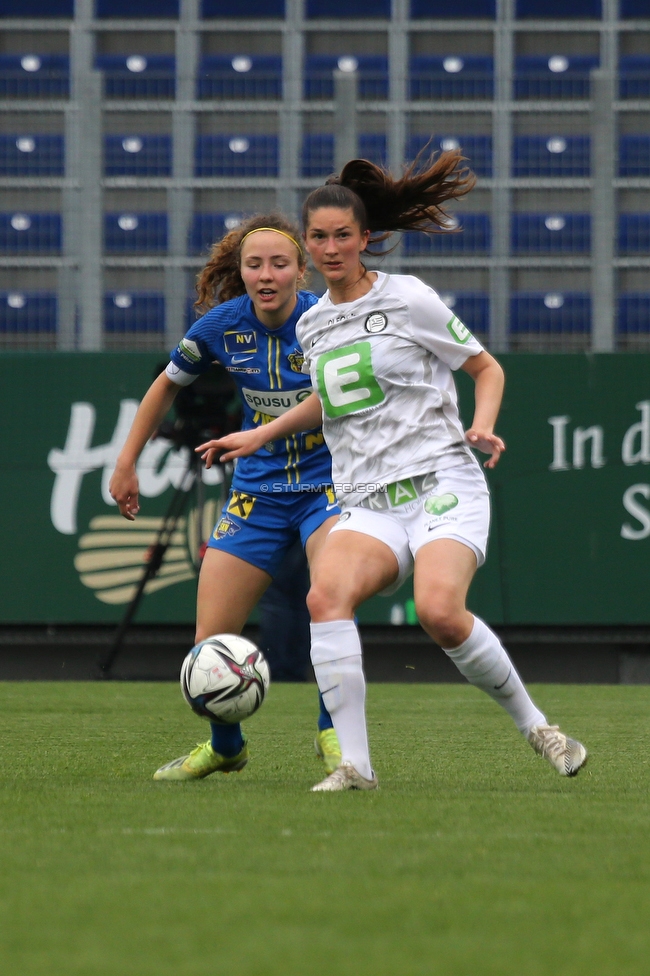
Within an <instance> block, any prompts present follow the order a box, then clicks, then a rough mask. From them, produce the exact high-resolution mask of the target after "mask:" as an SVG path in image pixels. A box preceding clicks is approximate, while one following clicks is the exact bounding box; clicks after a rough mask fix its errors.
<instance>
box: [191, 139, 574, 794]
mask: <svg viewBox="0 0 650 976" xmlns="http://www.w3.org/2000/svg"><path fill="white" fill-rule="evenodd" d="M461 161H462V157H461V156H460V155H459V153H458V151H455V152H447V153H443V154H442V155H441V156H440V157H438V159H437V160H436V161H434V160H433V159H431V160H429V161H428V163H427V164H426V165H425V166H424V167H422V166H420V168H419V169H418V170H416V165H415V164H412V165H411V166H410V167H408V168H407V169H406V171H405V173H404V175H403V177H402V178H401V179H399V180H395V179H393V178H392V177H391V176H390V174H388V173H387V172H385V171H384V170H381V169H380V168H378V167H377V166H375V165H373V164H372V163H369V162H367V161H366V160H352V161H351V162H349V163H348V164H347V165H346V166H345V167H344V169H343V171H342V172H341V174H340V176H339V177H335V178H333V179H331V180H330V181H328V183H327V184H326V185H325V186H324V187H320V188H319V189H317V190H315V191H314V192H313V193H311V194H310V195H309V197H308V198H307V200H306V202H305V206H304V209H303V220H304V227H305V241H306V245H307V250H308V251H309V254H310V256H311V258H312V261H313V263H314V266H315V268H316V269H317V270H318V271H320V272H321V274H322V275H323V276H324V278H325V281H326V284H327V286H328V291H327V292H326V294H325V295H323V297H322V298H321V299H320V301H319V302H318V303H317V304H316V305H314V306H313V307H312V308H311V309H308V310H307V311H306V312H305V313H304V314H303V315H302V317H301V318H300V320H299V322H298V325H297V329H296V334H297V337H298V339H299V341H300V344H301V346H302V348H303V352H304V355H305V367H306V368H307V369H308V370H309V372H310V374H311V379H312V384H313V387H314V390H315V394H314V395H313V396H312V397H311V398H310V399H309V400H306V401H304V402H303V403H302V404H301V405H300V406H298V407H296V408H295V409H294V410H291V411H289V412H287V413H285V414H284V415H283V416H282V417H279V418H278V419H277V420H275V421H273V422H272V423H271V424H269V425H267V426H266V427H265V428H264V433H263V435H262V434H260V432H259V431H246V432H244V433H240V434H231V435H228V436H227V437H225V438H222V439H221V440H219V441H213V442H210V443H209V444H206V445H203V450H204V456H207V457H208V458H210V459H211V458H212V457H213V456H214V452H215V450H221V451H223V450H224V449H225V450H226V453H225V454H222V456H221V459H222V460H227V459H229V458H232V457H237V456H240V455H242V454H247V453H249V452H250V450H253V449H257V446H258V441H259V440H260V438H261V437H262V436H264V437H265V438H266V439H267V440H268V439H269V438H270V437H272V438H274V439H275V438H276V437H281V436H286V433H288V432H289V431H296V430H301V429H304V427H305V426H307V427H309V426H313V425H314V424H315V423H316V422H317V421H318V419H319V417H320V414H321V410H322V418H323V431H324V434H325V440H326V442H327V444H328V447H329V449H330V451H331V453H332V458H333V471H332V474H333V481H334V484H335V488H336V490H337V495H338V498H339V502H340V503H341V507H342V514H341V516H340V518H339V520H338V522H337V524H336V525H335V526H334V528H333V529H332V530H331V532H330V534H329V536H328V538H327V540H326V542H325V544H324V547H323V550H322V555H321V559H320V560H319V562H318V565H317V567H316V568H315V571H314V573H313V574H312V586H311V591H310V594H309V597H308V604H309V609H310V613H311V617H312V650H311V656H312V663H313V665H314V670H315V673H316V678H317V681H318V685H319V688H320V691H321V694H322V696H323V699H324V701H325V704H326V706H327V708H328V710H329V712H330V714H331V715H332V719H333V722H334V727H335V729H336V732H337V734H338V738H339V742H340V744H341V752H342V763H341V765H340V766H339V767H338V769H336V770H335V771H334V772H333V773H332V774H331V775H329V776H328V777H327V778H326V779H324V780H323V781H322V782H320V783H318V784H316V786H314V787H313V789H314V790H315V791H339V790H348V789H357V790H371V789H374V788H375V787H376V786H377V778H376V776H375V774H374V772H373V769H372V766H371V762H370V754H369V748H368V739H367V732H366V722H365V678H364V673H363V666H362V653H361V643H360V638H359V634H358V631H357V627H356V624H355V622H354V614H355V610H356V608H357V607H358V606H359V604H360V603H362V602H363V601H364V600H366V599H368V598H369V597H371V596H373V595H374V594H376V593H379V592H382V591H384V592H385V591H386V590H392V589H393V588H397V586H399V585H400V584H401V583H402V582H403V581H404V579H405V578H406V577H407V576H408V575H409V574H410V573H411V572H413V573H414V596H415V606H416V611H417V614H418V617H419V620H420V623H421V624H422V626H423V627H424V629H425V630H426V632H427V633H428V634H429V635H430V636H431V637H432V638H433V639H434V640H435V641H436V643H438V644H439V645H440V646H441V647H442V648H443V649H444V650H445V653H446V654H447V655H448V656H449V657H450V658H451V660H452V661H453V662H454V664H455V665H456V667H457V668H458V669H459V671H460V672H461V674H463V675H464V676H465V677H466V678H467V680H468V681H470V682H471V683H472V684H474V685H476V686H477V687H478V688H481V689H482V690H484V691H486V692H487V693H488V694H489V695H490V696H491V697H492V698H494V699H495V700H496V701H497V702H498V703H499V704H500V705H502V706H503V708H505V710H506V711H507V712H508V713H509V714H510V716H511V717H512V719H513V720H514V722H515V724H516V726H517V728H518V729H519V731H520V732H521V733H522V734H523V735H524V736H525V737H526V738H527V739H528V741H529V742H530V744H531V745H532V746H533V748H534V749H535V751H536V752H538V753H539V754H540V755H542V756H544V757H545V758H546V759H548V760H549V761H550V762H551V764H552V765H553V766H554V767H555V768H556V769H557V770H558V772H560V773H561V774H562V775H565V776H574V775H575V774H576V773H577V772H578V771H579V769H580V768H581V767H582V766H583V765H584V764H585V762H586V759H587V752H586V750H585V748H584V746H583V745H582V744H581V743H579V742H577V741H576V740H574V739H571V738H568V737H567V736H566V735H564V734H563V733H562V732H561V731H560V729H559V727H558V726H556V725H549V724H548V722H547V719H546V717H545V716H544V714H543V713H542V712H541V711H540V710H539V709H538V708H537V707H536V706H535V704H534V703H533V702H532V700H531V698H530V696H529V695H528V693H527V691H526V689H525V687H524V685H523V683H522V681H521V679H520V677H519V675H518V674H517V672H516V670H515V668H514V667H513V665H512V663H511V661H510V659H509V657H508V655H507V653H506V651H505V649H504V648H503V646H502V645H501V642H500V641H499V638H498V637H497V636H496V634H495V633H494V632H493V631H492V630H491V629H490V628H489V627H488V626H487V624H485V623H484V622H483V621H482V620H480V619H479V618H478V617H475V616H474V615H473V614H471V613H470V612H469V611H468V610H467V609H466V606H465V600H466V596H467V591H468V589H469V585H470V583H471V580H472V577H473V575H474V573H475V571H476V569H477V567H478V566H480V565H481V564H482V563H483V561H484V559H485V553H486V548H487V538H488V530H489V517H490V511H489V494H488V489H487V485H486V482H485V478H484V475H483V472H482V470H481V467H480V465H479V463H478V461H477V460H476V458H475V456H474V454H473V453H472V450H471V449H470V448H476V449H478V450H479V451H482V452H484V453H487V454H489V455H490V457H489V458H488V460H487V462H486V467H489V468H491V467H494V465H495V464H496V463H497V462H498V460H499V457H500V454H501V452H502V451H503V450H504V449H505V447H504V444H503V441H502V440H501V439H500V438H499V437H498V436H497V435H496V434H495V433H494V425H495V423H496V419H497V414H498V411H499V407H500V403H501V397H502V392H503V371H502V369H501V367H500V366H499V364H498V363H497V362H496V360H495V359H493V357H492V356H491V355H490V354H489V353H488V352H486V350H485V349H483V347H482V346H481V344H480V343H479V342H478V341H477V340H476V339H475V338H474V337H473V336H472V335H471V333H470V332H469V331H468V330H467V328H466V327H465V326H464V325H463V323H462V322H460V321H459V320H458V319H457V318H456V316H455V315H454V314H453V312H451V311H450V310H449V309H448V308H447V307H446V306H445V305H444V303H443V302H442V301H441V299H440V298H439V296H438V295H437V294H436V292H435V291H434V290H433V289H432V288H430V287H428V286H427V285H425V284H423V283H422V282H421V281H420V280H419V279H417V278H415V277H412V276H408V275H388V274H383V273H382V272H372V271H367V270H366V268H365V267H364V265H363V264H362V262H361V255H362V253H363V251H364V250H365V249H366V247H367V245H368V243H369V241H371V233H372V232H378V231H384V232H390V231H394V230H403V231H408V230H425V231H426V230H429V231H431V230H435V229H440V228H443V229H444V226H445V223H446V217H447V215H446V214H445V212H444V211H443V210H442V209H441V204H442V203H444V201H446V200H449V199H452V198H454V197H458V196H461V195H463V194H465V193H467V192H468V191H469V190H470V189H471V187H472V186H473V184H474V178H473V176H472V175H471V174H470V173H469V172H468V171H467V170H464V169H461V168H460V165H461ZM377 239H381V237H380V238H375V240H377ZM459 368H461V369H463V370H464V371H465V372H467V373H469V375H470V376H471V377H472V379H473V380H474V382H475V412H474V418H473V421H472V425H471V427H470V429H469V430H468V431H466V432H464V431H463V428H462V425H461V421H460V418H459V415H458V407H457V398H456V390H455V386H454V381H453V376H452V371H453V370H455V369H459Z"/></svg>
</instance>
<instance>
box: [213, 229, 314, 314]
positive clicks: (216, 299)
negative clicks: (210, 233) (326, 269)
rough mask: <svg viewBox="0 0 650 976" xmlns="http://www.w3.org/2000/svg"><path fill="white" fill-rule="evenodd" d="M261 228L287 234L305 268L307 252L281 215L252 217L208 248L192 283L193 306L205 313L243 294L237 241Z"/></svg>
mask: <svg viewBox="0 0 650 976" xmlns="http://www.w3.org/2000/svg"><path fill="white" fill-rule="evenodd" d="M262 227H265V228H269V229H270V230H279V231H282V232H283V233H284V234H288V235H289V236H290V237H291V238H292V239H293V240H294V241H295V244H296V247H297V248H298V267H299V268H305V267H306V265H307V253H306V251H305V247H304V244H303V241H302V237H301V235H300V231H299V229H298V228H297V227H296V225H295V224H294V223H293V222H292V221H290V220H289V218H288V217H285V216H284V214H282V213H279V212H278V211H274V212H273V213H270V214H255V215H254V216H253V217H249V218H248V220H245V221H244V222H243V223H241V224H239V226H238V227H235V229H234V230H231V231H230V232H229V233H228V234H226V235H225V237H222V239H221V240H220V241H217V243H216V244H213V245H212V248H211V250H210V256H209V258H208V263H207V264H206V266H205V268H204V269H203V271H201V273H200V275H199V276H198V278H197V280H196V292H197V295H198V298H197V300H196V301H195V302H194V307H195V308H196V309H197V310H198V311H200V312H207V311H208V310H209V309H211V308H212V307H213V306H214V305H220V304H221V303H222V302H228V301H230V299H231V298H237V296H238V295H244V294H246V286H245V285H244V280H243V278H242V276H241V271H240V266H241V242H242V240H243V239H244V237H246V234H249V233H250V232H251V231H252V230H257V229H260V228H262Z"/></svg>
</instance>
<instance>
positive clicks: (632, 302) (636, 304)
mask: <svg viewBox="0 0 650 976" xmlns="http://www.w3.org/2000/svg"><path fill="white" fill-rule="evenodd" d="M617 331H618V332H619V334H620V335H635V334H637V335H638V334H639V333H641V334H646V335H647V334H648V333H650V292H647V291H640V292H639V291H637V292H623V294H621V295H619V296H618V329H617Z"/></svg>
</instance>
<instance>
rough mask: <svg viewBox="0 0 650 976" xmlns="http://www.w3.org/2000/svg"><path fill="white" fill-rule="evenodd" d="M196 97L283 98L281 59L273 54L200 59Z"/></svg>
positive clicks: (214, 56)
mask: <svg viewBox="0 0 650 976" xmlns="http://www.w3.org/2000/svg"><path fill="white" fill-rule="evenodd" d="M197 97H198V98H225V99H231V98H263V99H271V100H278V99H280V98H282V58H281V57H278V56H276V55H257V54H255V55H248V54H235V55H233V56H230V55H228V57H224V56H222V55H209V56H206V57H204V58H203V59H202V60H201V65H200V68H199V77H198V83H197Z"/></svg>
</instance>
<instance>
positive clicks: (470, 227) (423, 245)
mask: <svg viewBox="0 0 650 976" xmlns="http://www.w3.org/2000/svg"><path fill="white" fill-rule="evenodd" d="M450 227H451V228H453V229H454V230H455V229H456V228H457V227H459V228H460V231H458V232H456V233H442V234H421V233H410V234H405V235H404V253H405V254H406V255H408V256H409V257H410V256H412V255H416V254H423V255H424V254H476V253H478V252H483V253H485V252H486V251H489V250H490V217H489V215H488V214H482V213H463V214H462V215H461V216H460V217H456V218H454V219H452V221H451V222H450Z"/></svg>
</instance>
